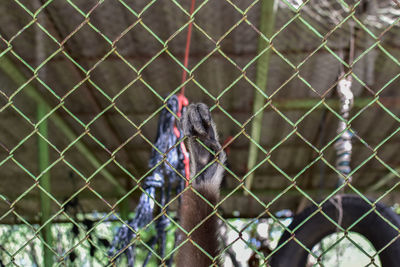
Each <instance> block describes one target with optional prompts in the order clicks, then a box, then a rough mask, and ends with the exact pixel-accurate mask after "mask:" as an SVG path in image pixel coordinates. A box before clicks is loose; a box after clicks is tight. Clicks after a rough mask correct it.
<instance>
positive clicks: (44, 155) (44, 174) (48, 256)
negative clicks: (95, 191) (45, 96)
mask: <svg viewBox="0 0 400 267" xmlns="http://www.w3.org/2000/svg"><path fill="white" fill-rule="evenodd" d="M47 111H48V109H47V108H46V106H45V105H43V104H38V105H37V116H38V121H40V120H41V119H42V118H43V117H44V116H46V113H47ZM47 127H48V125H47V120H43V121H42V122H40V124H39V125H38V132H39V133H40V134H41V135H42V136H43V137H44V138H46V139H47V136H48V128H47ZM38 155H39V172H40V174H41V176H40V178H39V185H40V186H41V187H42V189H43V190H46V192H48V193H50V192H51V186H50V171H49V170H47V171H45V170H46V168H47V167H48V166H49V145H48V144H47V142H46V141H45V140H44V139H43V138H42V137H41V136H39V137H38ZM43 190H41V191H40V207H41V214H40V224H41V225H44V227H43V230H42V231H41V234H42V238H43V240H44V242H45V243H46V244H47V245H48V246H50V247H51V246H52V245H53V237H52V234H51V223H50V222H47V221H48V220H49V218H50V216H51V199H50V198H49V197H48V196H47V195H46V193H45V192H44V191H43ZM46 222H47V223H46ZM52 265H53V252H52V251H51V250H50V249H49V248H48V247H47V246H46V245H43V266H45V267H50V266H52Z"/></svg>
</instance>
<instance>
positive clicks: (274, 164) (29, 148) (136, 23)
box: [0, 0, 400, 266]
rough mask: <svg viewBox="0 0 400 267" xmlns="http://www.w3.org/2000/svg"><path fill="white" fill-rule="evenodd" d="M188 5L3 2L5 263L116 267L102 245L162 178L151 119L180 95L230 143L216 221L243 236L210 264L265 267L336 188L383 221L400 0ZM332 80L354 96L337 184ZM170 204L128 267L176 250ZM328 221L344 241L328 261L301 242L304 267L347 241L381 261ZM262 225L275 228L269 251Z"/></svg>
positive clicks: (125, 0) (327, 246)
mask: <svg viewBox="0 0 400 267" xmlns="http://www.w3.org/2000/svg"><path fill="white" fill-rule="evenodd" d="M189 7H190V3H189V1H184V0H179V1H178V0H168V1H157V0H152V1H130V0H99V1H95V0H90V1H83V0H48V1H45V0H35V1H25V0H7V1H2V2H1V3H0V25H1V26H0V50H1V51H0V84H1V86H0V117H1V121H0V128H1V133H0V174H1V176H2V179H1V187H0V190H1V191H0V197H1V204H0V223H1V227H0V233H1V238H0V239H1V241H0V255H1V263H2V264H3V265H5V266H70V265H72V266H74V264H76V266H80V265H79V264H80V263H84V264H89V263H91V264H93V266H104V265H112V264H111V263H110V262H111V260H112V259H110V256H109V255H108V253H107V251H108V246H109V242H111V240H112V236H113V234H115V231H116V229H117V227H118V226H120V225H127V224H126V221H127V219H128V218H131V217H132V216H133V214H132V212H133V210H134V207H135V203H137V199H138V196H139V195H140V194H141V193H143V192H145V190H144V189H143V188H142V184H141V182H143V180H144V179H145V178H146V177H147V176H148V175H149V174H150V173H151V172H152V171H153V170H154V168H155V167H156V166H155V167H154V168H153V169H149V168H147V161H148V159H149V155H150V152H151V150H152V149H156V147H155V146H154V144H153V142H154V140H155V132H156V130H155V129H156V128H157V117H158V116H159V114H160V112H161V110H162V109H163V108H165V105H166V104H165V103H166V101H167V100H168V99H169V98H170V97H171V96H172V95H174V94H177V93H178V92H179V91H180V89H181V88H182V87H183V86H185V87H186V95H187V97H188V98H189V100H190V101H193V102H199V101H201V102H205V103H207V104H208V105H209V106H210V107H211V111H212V114H213V116H214V117H215V121H216V123H217V125H218V126H219V132H220V133H221V138H222V140H227V142H225V144H224V147H225V149H226V150H228V151H229V152H228V164H227V165H226V166H225V170H226V177H225V179H224V182H223V186H222V197H221V199H220V201H219V204H218V205H217V206H216V207H214V213H215V214H216V215H217V216H218V217H219V218H220V219H221V221H222V222H223V223H222V224H223V225H224V227H225V228H226V229H225V231H224V232H225V233H226V235H228V233H230V236H235V237H236V238H233V239H232V238H227V239H226V240H225V241H226V242H224V244H223V248H222V249H221V254H220V255H219V257H221V258H225V255H228V254H232V253H233V254H235V249H236V250H237V244H238V243H240V244H242V248H243V249H244V248H246V249H248V250H246V251H247V252H248V253H249V254H253V256H254V257H256V258H257V257H258V258H260V260H259V264H261V265H266V264H267V262H268V261H269V259H270V258H271V255H273V254H274V253H276V251H278V250H279V249H280V247H279V246H277V247H274V245H276V243H277V238H279V235H278V234H277V232H279V233H280V232H282V231H284V230H286V231H290V232H293V231H292V230H290V229H289V228H288V220H290V219H287V218H289V217H291V216H292V214H294V213H297V212H299V211H301V210H302V209H303V208H304V207H306V206H308V205H313V206H316V207H321V206H322V205H323V204H324V203H327V202H328V201H329V199H332V198H333V197H334V196H336V195H338V194H340V193H342V192H346V193H350V194H354V195H357V196H359V197H360V198H362V199H364V200H365V201H366V202H367V203H369V204H370V205H371V209H370V211H369V213H371V212H375V213H377V214H378V215H379V216H380V217H382V218H383V219H384V216H382V215H381V214H379V213H378V212H376V210H375V209H374V208H375V205H376V203H377V202H383V203H386V204H387V205H390V206H393V207H394V208H396V207H397V206H398V203H399V201H400V199H399V188H398V184H399V181H398V178H400V175H399V168H400V161H399V157H397V150H398V148H399V140H400V139H399V138H400V136H399V131H400V118H399V112H400V104H399V103H400V99H399V90H398V85H399V82H398V77H399V75H400V72H399V68H400V62H399V56H400V52H399V48H400V39H399V36H400V35H399V27H398V22H399V20H400V17H399V15H400V3H399V2H398V1H397V0H393V1H376V0H369V1H367V0H359V1H357V0H352V1H349V0H336V1H334V0H324V1H313V0H275V1H273V0H259V1H257V0H246V1H242V0H241V1H236V0H223V1H211V0H204V1H198V2H197V3H196V7H195V10H194V12H193V14H192V15H191V14H190V13H189ZM190 23H192V25H193V40H192V46H191V50H190V59H189V66H188V68H185V66H184V65H183V55H184V51H185V50H184V49H185V38H186V32H187V29H188V26H189V24H190ZM352 39H353V40H354V46H353V50H354V51H353V52H350V51H351V50H352V49H351V47H352V45H351V40H352ZM351 53H353V55H351ZM350 58H352V59H351V60H350ZM183 70H185V71H187V73H188V77H187V80H186V81H185V82H184V83H182V82H181V79H180V77H181V74H182V71H183ZM341 73H343V74H341ZM341 75H342V76H345V77H352V80H353V84H352V88H351V89H352V91H353V93H354V107H353V109H352V111H351V112H350V115H349V119H348V121H346V125H347V128H346V130H349V131H351V133H352V134H353V154H352V162H351V166H352V171H351V172H350V173H349V174H348V175H345V176H343V175H342V174H341V173H340V171H338V170H337V169H336V168H335V159H336V156H335V151H334V143H335V141H336V140H337V139H338V138H340V136H341V134H342V133H337V132H336V128H337V124H338V122H339V121H345V119H344V118H343V117H342V116H341V115H340V113H339V110H340V101H339V99H338V97H337V95H336V93H335V88H336V86H337V84H338V81H339V79H340V76H341ZM176 145H178V144H176ZM165 160H166V159H165V157H164V161H165ZM162 163H164V162H160V164H162ZM340 175H342V178H343V180H344V182H343V183H342V184H340V185H338V178H337V177H338V176H340ZM180 176H181V178H182V179H183V178H184V177H182V175H181V174H180ZM350 176H351V177H352V180H351V181H350V180H349V179H347V178H348V177H350ZM178 199H179V194H178V195H176V196H174V197H173V198H172V199H171V200H170V201H169V202H168V203H166V204H165V205H162V204H161V203H160V202H159V200H158V199H157V198H155V199H154V203H155V207H156V210H157V212H156V213H155V214H154V217H153V219H152V221H151V222H150V223H148V224H147V225H146V226H144V227H143V229H142V230H140V231H139V232H138V234H137V235H136V237H135V238H134V239H133V240H132V241H131V244H135V245H136V246H137V247H138V248H137V249H138V250H139V252H138V253H137V255H138V258H139V261H141V262H143V261H145V260H146V259H145V258H146V256H145V255H147V254H148V252H150V254H151V261H150V264H153V265H155V266H158V265H160V266H165V265H166V264H167V260H168V259H169V258H171V257H172V255H173V254H174V253H175V252H176V250H177V249H179V245H178V246H174V245H173V244H174V243H173V240H174V231H175V230H176V229H177V228H179V220H178V215H177V213H176V210H177V206H178ZM371 199H376V200H371ZM166 207H168V208H170V209H171V210H172V211H171V212H170V213H167V212H165V210H166ZM278 211H279V212H278ZM316 212H322V211H321V210H320V209H317V211H316ZM322 213H323V212H322ZM163 215H165V216H166V217H167V218H168V219H169V220H170V225H169V228H168V234H167V240H168V241H167V244H168V245H167V251H166V253H165V255H159V254H158V252H157V249H156V247H152V246H149V244H148V239H149V238H150V235H151V234H152V233H153V232H154V231H155V230H154V224H155V221H156V220H157V218H159V217H160V216H163ZM367 215H368V214H365V216H367ZM312 216H314V214H313V215H312ZM312 216H310V217H312ZM325 216H327V215H326V214H325ZM238 218H241V219H238ZM309 219H310V218H307V219H306V220H304V221H303V222H302V224H301V225H305V224H307V221H308V220H309ZM362 219H363V217H360V218H359V220H358V221H357V222H356V223H358V222H359V221H361V220H362ZM330 222H331V223H333V224H334V225H335V226H336V227H337V229H338V233H337V235H338V237H337V238H332V239H330V240H328V241H327V242H325V243H321V245H320V247H324V249H323V252H322V254H318V253H317V252H315V250H310V249H309V248H307V247H306V246H304V245H302V244H301V242H299V241H296V242H298V243H299V244H300V245H301V246H302V247H303V248H304V249H305V250H307V251H308V252H309V253H310V255H312V257H314V258H315V259H316V261H315V262H313V264H314V265H315V266H330V265H329V264H328V265H324V263H323V262H321V260H322V258H324V257H325V256H324V255H327V254H329V253H330V251H335V249H337V248H338V247H339V244H340V243H341V242H342V241H347V242H349V243H351V244H352V245H353V246H354V247H355V248H356V249H357V250H359V251H361V253H362V254H363V255H364V256H366V257H367V258H368V261H367V263H366V264H365V265H367V264H370V265H369V266H379V265H377V263H376V260H375V261H374V257H375V258H376V257H377V256H379V254H380V252H381V251H373V250H372V251H371V250H369V249H366V248H365V247H364V246H362V245H360V244H361V241H360V240H359V239H358V237H354V236H352V235H347V234H344V233H347V231H351V227H350V230H348V229H343V228H342V227H341V226H340V225H339V224H338V223H337V222H336V221H334V220H332V219H331V220H330ZM356 223H355V224H356ZM259 225H262V226H263V227H265V229H268V233H269V234H268V235H267V237H265V236H264V237H263V238H264V239H262V238H261V237H259V236H257V233H259V231H258V230H257V229H259V228H260V227H259ZM301 225H300V226H301ZM300 226H299V227H300ZM393 227H394V228H395V229H396V231H397V232H399V229H397V228H396V227H395V226H393ZM263 229H264V228H263ZM340 233H342V235H340ZM396 238H397V237H394V240H395V239H396ZM266 239H271V240H269V241H268V242H267V241H266ZM171 240H172V241H171ZM260 240H261V241H260ZM294 240H296V238H295V235H294ZM263 242H267V243H268V246H270V248H271V249H272V252H271V253H264V251H263V248H265V247H266V246H263ZM388 245H389V244H388ZM236 256H238V252H237V251H236ZM248 256H249V257H250V255H248ZM339 260H340V258H339ZM232 261H234V260H232ZM78 262H80V263H79V264H78ZM120 264H122V266H123V265H124V264H126V262H121V263H120ZM235 264H239V263H235ZM325 264H326V263H325ZM82 266H83V265H82ZM235 266H239V265H235ZM331 266H333V265H331Z"/></svg>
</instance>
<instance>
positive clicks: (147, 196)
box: [109, 0, 195, 267]
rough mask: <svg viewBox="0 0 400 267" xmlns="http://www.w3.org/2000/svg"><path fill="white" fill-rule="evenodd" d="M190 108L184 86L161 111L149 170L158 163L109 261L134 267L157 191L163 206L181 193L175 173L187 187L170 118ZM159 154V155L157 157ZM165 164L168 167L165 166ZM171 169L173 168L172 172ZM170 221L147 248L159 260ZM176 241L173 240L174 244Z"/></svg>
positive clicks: (183, 157) (160, 222)
mask: <svg viewBox="0 0 400 267" xmlns="http://www.w3.org/2000/svg"><path fill="white" fill-rule="evenodd" d="M194 7H195V0H192V2H191V7H190V16H192V14H193V12H194ZM192 25H193V22H192V18H191V21H190V23H189V25H188V33H187V38H186V47H185V57H184V66H185V69H184V70H183V73H182V84H184V83H185V82H186V77H187V71H186V69H187V67H188V65H189V51H190V42H191V36H192ZM188 104H189V101H188V99H187V98H186V97H185V85H183V86H182V88H181V91H180V93H179V94H178V96H175V95H174V96H172V97H170V98H169V99H168V101H167V106H168V109H163V110H162V111H161V115H160V118H159V121H158V131H157V137H156V142H155V147H156V148H157V150H158V151H157V150H156V149H153V150H152V154H151V158H150V162H149V167H150V168H153V167H155V166H156V165H157V164H159V162H163V163H162V164H159V165H158V166H157V167H156V168H155V170H154V171H153V173H152V174H151V175H150V176H149V177H147V178H146V179H144V185H143V189H144V190H145V192H144V193H142V195H141V197H140V199H139V204H138V206H137V207H136V210H135V217H134V218H133V220H131V221H130V222H128V224H127V225H123V226H121V227H120V228H119V229H118V232H117V234H116V235H115V237H114V240H113V242H112V245H111V248H110V250H109V255H110V257H111V258H112V261H116V260H118V257H119V256H115V255H119V254H121V251H122V250H123V254H125V255H126V256H127V259H128V266H130V267H133V266H135V251H134V249H135V245H134V244H133V245H129V244H130V242H131V241H132V240H133V239H134V238H135V236H136V232H137V231H138V230H139V229H140V228H142V227H144V226H146V225H147V224H149V223H150V222H151V221H152V219H153V211H154V198H155V193H156V190H157V189H160V192H161V193H160V195H161V196H160V204H161V206H163V207H164V206H165V204H166V203H168V202H169V199H170V194H171V189H172V187H171V184H178V186H177V187H176V193H177V194H179V193H180V192H181V191H182V190H183V183H182V179H181V178H180V177H179V175H178V174H177V173H176V171H178V172H179V173H180V174H181V175H184V176H185V178H186V186H187V185H188V184H189V179H190V168H189V153H188V151H187V149H186V146H185V144H184V143H183V142H181V143H180V145H179V149H178V148H177V147H176V146H175V144H176V143H177V142H178V140H179V139H181V138H182V137H183V133H182V132H181V131H180V130H179V128H178V127H177V124H176V120H175V117H174V116H173V115H172V114H171V112H169V111H172V112H173V113H175V114H176V115H177V116H178V118H180V117H181V116H182V112H183V110H184V108H185V107H186V106H187V105H188ZM160 152H161V153H160ZM164 155H166V161H165V160H164V158H163V157H164ZM167 162H168V163H167ZM171 166H172V168H171ZM174 169H175V170H176V171H175V170H174ZM166 177H168V178H169V180H168V183H167V186H165V182H166V181H165V178H166ZM165 212H166V213H168V207H166V208H165ZM169 223H170V221H169V219H168V217H167V216H165V215H164V214H163V215H162V216H160V217H159V218H158V219H157V220H156V222H155V225H156V230H157V234H156V236H155V237H153V238H151V239H150V241H149V242H148V244H147V245H148V246H149V247H151V248H154V246H155V245H156V244H157V243H158V244H160V246H159V251H158V253H159V256H160V257H162V258H164V256H165V246H166V231H165V229H166V227H167V226H168V225H169ZM175 241H176V240H175ZM150 258H151V252H149V253H148V255H147V256H146V258H145V260H144V262H143V266H146V265H147V263H148V262H149V260H150ZM172 258H173V257H172V256H170V258H169V259H168V260H167V265H168V266H171V265H172Z"/></svg>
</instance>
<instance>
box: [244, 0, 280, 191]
mask: <svg viewBox="0 0 400 267" xmlns="http://www.w3.org/2000/svg"><path fill="white" fill-rule="evenodd" d="M274 25H275V1H274V0H262V2H261V21H260V32H261V33H262V34H263V35H265V36H266V37H267V38H271V36H272V33H273V30H274ZM269 45H270V44H269V43H267V41H266V40H265V39H264V38H263V37H262V36H260V37H259V40H258V54H260V53H262V55H261V56H260V57H259V59H258V61H257V73H256V85H257V87H258V88H259V89H261V90H262V91H264V92H265V90H266V88H267V83H268V70H269V61H270V56H271V49H268V50H266V51H264V50H265V49H266V48H267V47H268V46H269ZM265 100H266V99H265V97H264V96H263V95H261V94H260V93H258V92H257V90H256V89H255V90H254V103H253V114H255V113H257V111H258V110H259V109H260V108H261V107H262V106H263V105H264V102H265ZM262 119H263V112H260V113H259V114H258V115H257V116H255V117H254V118H253V122H252V128H251V137H252V138H253V139H254V142H257V143H259V141H260V136H261V125H262ZM257 156H258V148H257V145H256V144H255V143H253V142H251V143H250V147H249V158H248V161H247V170H248V171H249V172H251V173H249V175H248V176H247V178H246V181H245V185H246V187H247V188H248V189H250V188H251V183H252V181H253V177H254V172H252V169H253V168H254V166H256V163H257ZM245 192H246V191H245Z"/></svg>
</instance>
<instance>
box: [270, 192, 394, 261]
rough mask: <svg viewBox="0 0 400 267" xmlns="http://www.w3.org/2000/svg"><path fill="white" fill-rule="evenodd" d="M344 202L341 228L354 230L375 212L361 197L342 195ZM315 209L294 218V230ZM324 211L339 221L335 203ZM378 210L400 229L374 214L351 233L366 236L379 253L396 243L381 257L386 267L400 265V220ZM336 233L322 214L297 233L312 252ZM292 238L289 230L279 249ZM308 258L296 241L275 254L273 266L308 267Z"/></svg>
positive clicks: (384, 209)
mask: <svg viewBox="0 0 400 267" xmlns="http://www.w3.org/2000/svg"><path fill="white" fill-rule="evenodd" d="M341 202H342V210H343V213H342V214H343V216H342V224H341V225H342V227H344V229H347V228H348V227H350V226H351V225H352V224H353V223H354V222H355V221H357V220H358V219H359V218H360V217H362V216H363V215H365V214H366V213H367V212H368V211H369V210H371V205H369V204H368V203H367V202H366V201H365V200H364V199H362V198H360V197H358V196H352V195H342V196H341ZM315 210H316V208H315V207H309V208H306V209H305V210H304V211H302V212H301V213H299V214H298V215H296V216H295V217H294V219H293V221H292V223H291V224H290V225H289V227H288V228H289V229H290V230H293V229H294V228H296V227H297V226H298V225H299V224H301V223H302V222H303V221H304V220H306V219H307V218H308V217H309V216H310V215H311V214H312V213H313V212H315ZM322 210H323V211H324V212H325V214H326V215H328V216H329V217H330V218H331V219H332V220H334V221H336V222H338V217H339V211H338V209H337V207H336V206H335V205H334V204H333V203H332V202H331V201H327V202H326V203H325V204H324V205H323V206H322ZM376 210H377V211H378V212H379V213H380V214H381V215H382V216H383V217H385V218H386V219H387V220H389V221H390V222H391V223H392V224H393V225H395V226H396V228H397V229H395V228H393V227H392V226H391V225H389V224H388V223H387V222H386V221H384V220H383V219H382V218H381V217H380V216H379V215H377V213H376V212H375V211H373V212H371V213H369V214H368V215H367V216H366V217H364V218H363V219H362V220H361V221H360V222H358V223H357V224H356V225H355V226H354V227H353V228H351V229H350V231H351V232H356V233H359V234H361V235H363V236H364V237H365V238H366V239H368V240H369V241H370V242H371V244H372V245H373V246H374V248H375V249H376V251H379V250H380V249H382V248H383V247H385V246H386V245H387V244H389V243H391V242H393V243H391V244H390V245H389V246H388V247H386V248H385V249H384V250H383V251H382V252H381V253H380V254H379V258H380V261H381V263H382V267H394V266H400V234H399V228H400V217H399V216H398V215H397V214H396V213H394V212H393V211H392V210H391V209H390V208H389V207H386V206H385V205H383V204H381V203H377V204H376ZM336 230H337V229H336V226H335V225H334V224H333V223H332V222H330V221H329V220H328V219H327V218H326V217H325V216H324V215H322V214H321V213H320V212H318V213H316V214H315V215H314V216H313V217H311V218H310V219H309V220H308V221H307V222H306V223H304V224H303V225H302V226H301V227H300V228H299V229H297V230H296V232H295V237H296V238H297V239H298V240H299V241H301V242H302V243H303V244H304V245H305V246H306V247H307V248H308V249H310V250H311V249H312V248H313V246H314V245H316V244H317V243H319V242H320V241H321V240H322V239H323V238H324V237H326V236H328V235H330V234H332V233H335V232H336ZM290 237H291V234H290V233H289V232H288V231H285V232H284V233H283V234H282V236H281V238H280V240H279V243H278V247H279V246H280V245H281V244H283V243H284V242H285V241H286V240H288V239H289V238H290ZM396 237H397V239H396ZM307 257H308V252H307V251H306V250H305V249H304V248H302V247H301V246H300V245H299V244H298V243H297V242H296V241H294V240H293V239H292V240H290V241H289V242H288V243H286V244H285V245H284V246H282V247H281V248H280V249H279V250H278V251H277V252H276V253H275V254H274V255H272V259H271V266H272V267H304V266H305V265H306V263H307Z"/></svg>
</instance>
